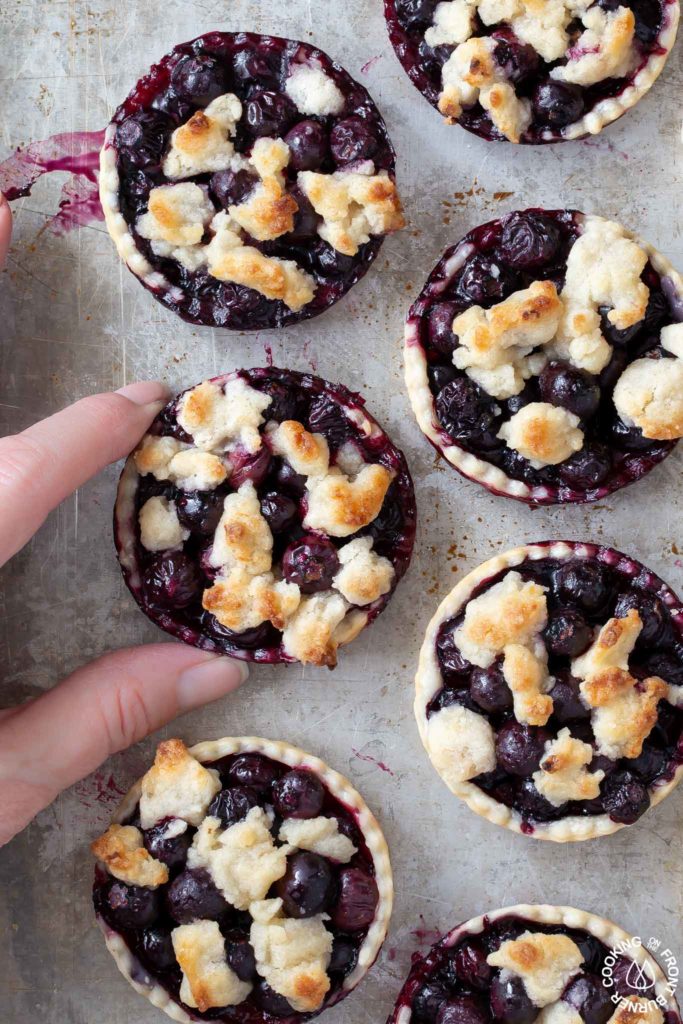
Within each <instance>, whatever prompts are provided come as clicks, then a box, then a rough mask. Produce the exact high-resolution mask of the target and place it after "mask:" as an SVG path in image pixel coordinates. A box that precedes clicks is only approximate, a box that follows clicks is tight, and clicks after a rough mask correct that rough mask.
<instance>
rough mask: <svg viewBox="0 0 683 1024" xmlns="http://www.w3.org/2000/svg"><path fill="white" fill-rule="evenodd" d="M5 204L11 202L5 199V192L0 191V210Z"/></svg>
mask: <svg viewBox="0 0 683 1024" xmlns="http://www.w3.org/2000/svg"><path fill="white" fill-rule="evenodd" d="M3 206H9V203H8V202H7V200H6V199H5V194H4V192H0V210H1V209H2V207H3Z"/></svg>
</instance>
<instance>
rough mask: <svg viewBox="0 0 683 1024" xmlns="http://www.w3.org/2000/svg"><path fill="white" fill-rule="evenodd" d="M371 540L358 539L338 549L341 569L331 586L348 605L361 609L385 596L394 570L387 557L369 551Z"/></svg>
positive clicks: (371, 544) (389, 588) (368, 538)
mask: <svg viewBox="0 0 683 1024" xmlns="http://www.w3.org/2000/svg"><path fill="white" fill-rule="evenodd" d="M372 546H373V540H372V538H371V537H358V538H357V539H356V540H352V541H351V542H350V543H349V544H345V545H344V547H342V548H340V549H339V563H340V565H341V569H340V570H339V572H338V573H337V575H336V576H335V577H334V580H333V582H332V586H333V587H334V589H335V590H338V591H339V593H340V594H341V595H342V597H345V598H346V600H347V601H348V602H349V604H357V605H359V606H360V607H361V608H363V607H365V605H368V604H372V603H373V601H376V600H377V599H378V598H379V597H382V596H383V595H384V594H388V593H389V591H390V590H391V585H392V583H393V580H394V576H395V573H394V567H393V565H392V564H391V562H390V561H389V559H388V558H383V557H382V556H381V555H378V554H376V552H374V551H373V550H372Z"/></svg>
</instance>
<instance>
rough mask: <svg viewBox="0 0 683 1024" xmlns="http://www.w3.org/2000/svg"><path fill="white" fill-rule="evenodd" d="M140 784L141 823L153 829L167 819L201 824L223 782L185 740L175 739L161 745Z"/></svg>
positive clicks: (144, 826)
mask: <svg viewBox="0 0 683 1024" xmlns="http://www.w3.org/2000/svg"><path fill="white" fill-rule="evenodd" d="M140 786H141V793H140V824H141V826H142V828H151V827H152V825H156V823H157V822H158V821H162V820H163V819H164V818H182V820H183V821H186V822H187V823H188V824H189V825H200V824H201V822H202V821H203V820H204V817H205V815H206V812H207V810H208V807H209V804H210V803H211V801H212V800H213V798H214V796H215V795H216V793H217V792H218V791H219V789H220V788H221V783H220V779H219V777H218V772H217V771H215V770H214V769H213V768H205V767H204V766H203V765H201V764H200V763H199V761H197V759H196V758H194V757H193V756H192V755H191V754H190V752H189V750H188V749H187V747H186V746H185V744H184V743H183V741H182V740H178V739H173V740H165V741H164V742H163V743H160V744H159V746H158V747H157V752H156V757H155V759H154V765H153V766H152V767H151V768H150V769H149V771H148V772H147V773H146V774H145V775H143V777H142V780H141V783H140Z"/></svg>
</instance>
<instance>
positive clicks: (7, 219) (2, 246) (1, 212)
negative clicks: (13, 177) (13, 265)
mask: <svg viewBox="0 0 683 1024" xmlns="http://www.w3.org/2000/svg"><path fill="white" fill-rule="evenodd" d="M11 238H12V214H11V212H10V208H9V205H8V203H7V200H6V199H5V197H4V196H3V194H2V192H0V270H2V268H3V267H4V265H5V259H6V257H7V250H8V249H9V243H10V241H11Z"/></svg>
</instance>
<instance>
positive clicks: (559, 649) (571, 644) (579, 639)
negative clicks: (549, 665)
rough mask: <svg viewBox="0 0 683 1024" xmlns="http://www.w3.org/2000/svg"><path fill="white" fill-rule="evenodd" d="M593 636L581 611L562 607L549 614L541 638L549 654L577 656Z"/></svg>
mask: <svg viewBox="0 0 683 1024" xmlns="http://www.w3.org/2000/svg"><path fill="white" fill-rule="evenodd" d="M592 638H593V631H592V630H591V628H590V626H589V625H588V623H587V622H586V620H585V619H584V617H583V615H582V614H581V612H577V611H576V610H575V609H573V608H564V609H560V611H557V612H555V613H554V614H553V615H551V616H550V618H549V620H548V625H547V626H546V627H545V630H544V631H543V639H544V641H545V645H546V647H547V648H548V651H549V652H550V654H556V655H558V656H559V657H565V658H578V656H579V655H580V654H583V652H584V651H585V650H586V648H587V647H588V646H589V644H590V642H591V640H592Z"/></svg>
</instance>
